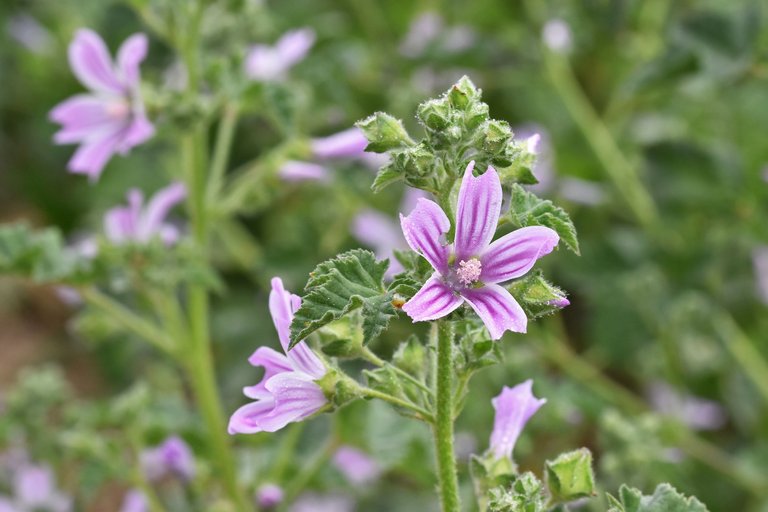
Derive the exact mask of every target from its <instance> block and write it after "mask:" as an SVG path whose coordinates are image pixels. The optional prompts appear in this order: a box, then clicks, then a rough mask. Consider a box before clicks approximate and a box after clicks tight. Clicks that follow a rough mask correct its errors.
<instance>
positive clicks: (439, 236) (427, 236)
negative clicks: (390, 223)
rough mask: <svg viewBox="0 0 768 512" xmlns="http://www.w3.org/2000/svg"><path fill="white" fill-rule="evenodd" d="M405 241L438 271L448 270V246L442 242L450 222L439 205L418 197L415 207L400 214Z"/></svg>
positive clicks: (444, 271)
mask: <svg viewBox="0 0 768 512" xmlns="http://www.w3.org/2000/svg"><path fill="white" fill-rule="evenodd" d="M400 225H401V226H402V228H403V235H405V241H406V242H408V245H409V246H410V247H411V249H413V250H414V251H416V252H418V253H419V254H421V255H422V256H424V258H426V259H427V261H429V263H430V264H431V265H432V267H433V268H434V269H435V270H437V271H438V272H440V273H442V274H445V273H446V271H447V270H448V251H449V249H448V247H446V246H445V245H444V243H443V237H444V235H445V233H447V232H448V230H449V229H450V228H451V222H450V221H449V220H448V217H447V216H446V215H445V212H444V211H443V209H442V208H440V206H438V205H437V203H435V202H434V201H430V200H429V199H423V198H422V199H419V200H418V201H417V202H416V208H415V209H414V210H413V211H412V212H411V213H410V215H408V216H407V217H405V216H403V215H402V214H401V215H400Z"/></svg>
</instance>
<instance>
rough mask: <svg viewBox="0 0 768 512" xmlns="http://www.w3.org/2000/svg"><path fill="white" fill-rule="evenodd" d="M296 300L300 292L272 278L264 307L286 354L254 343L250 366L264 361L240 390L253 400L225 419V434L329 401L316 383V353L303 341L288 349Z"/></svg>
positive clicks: (280, 423) (300, 415)
mask: <svg viewBox="0 0 768 512" xmlns="http://www.w3.org/2000/svg"><path fill="white" fill-rule="evenodd" d="M300 305H301V297H299V296H297V295H293V294H291V293H289V292H287V291H286V290H285V288H283V282H282V280H280V278H278V277H275V278H273V279H272V292H271V293H270V294H269V312H270V314H271V315H272V321H273V322H274V324H275V329H276V330H277V336H278V338H280V344H281V345H282V347H283V350H284V351H285V354H286V355H283V354H281V353H280V352H278V351H276V350H273V349H271V348H269V347H259V348H258V349H256V352H254V353H253V355H252V356H251V357H250V359H249V360H248V361H249V362H250V363H251V364H252V365H253V366H262V367H264V377H263V378H262V379H261V382H259V383H258V384H256V385H255V386H249V387H246V388H244V389H243V392H244V393H245V396H247V397H248V398H253V399H254V400H256V401H255V402H252V403H249V404H246V405H244V406H242V407H241V408H240V409H238V410H237V411H235V413H234V414H233V415H232V418H230V420H229V429H228V430H229V433H230V434H254V433H256V432H275V431H277V430H280V429H281V428H283V427H284V426H286V425H287V424H288V423H293V422H296V421H301V420H303V419H305V418H307V417H309V416H311V415H313V414H314V413H316V412H317V411H319V410H320V409H322V408H323V407H324V406H325V405H326V404H327V403H328V399H327V398H326V397H325V394H324V393H323V390H322V389H320V386H318V385H317V384H316V383H315V381H316V380H318V379H321V378H322V377H323V376H324V375H325V373H326V369H325V365H323V362H322V361H321V360H320V358H319V357H317V355H316V354H315V353H314V352H313V351H312V349H310V348H309V345H307V344H306V342H304V341H302V342H300V343H298V344H297V345H296V346H294V347H293V348H292V349H291V350H290V351H289V350H288V345H289V343H290V326H291V322H292V321H293V315H294V313H295V312H296V310H297V309H298V308H299V306H300Z"/></svg>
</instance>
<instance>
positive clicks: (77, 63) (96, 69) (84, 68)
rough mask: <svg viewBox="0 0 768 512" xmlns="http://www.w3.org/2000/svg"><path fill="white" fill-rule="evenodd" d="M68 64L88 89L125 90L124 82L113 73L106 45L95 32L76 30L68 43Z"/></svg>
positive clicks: (114, 92)
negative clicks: (72, 38) (73, 37)
mask: <svg viewBox="0 0 768 512" xmlns="http://www.w3.org/2000/svg"><path fill="white" fill-rule="evenodd" d="M69 64H70V66H71V67H72V71H73V72H74V73H75V75H76V76H77V78H78V80H80V82H81V83H82V84H83V85H85V86H86V87H88V88H89V89H91V90H93V91H97V92H103V93H111V94H123V93H124V92H125V87H124V84H123V83H122V82H121V81H120V78H119V77H118V76H117V75H116V74H115V69H114V67H113V65H112V59H111V58H110V56H109V51H108V50H107V46H106V45H105V44H104V41H103V40H102V39H101V37H100V36H99V35H98V34H97V33H96V32H94V31H92V30H88V29H82V30H78V31H77V34H76V35H75V39H74V40H73V41H72V43H71V44H70V45H69Z"/></svg>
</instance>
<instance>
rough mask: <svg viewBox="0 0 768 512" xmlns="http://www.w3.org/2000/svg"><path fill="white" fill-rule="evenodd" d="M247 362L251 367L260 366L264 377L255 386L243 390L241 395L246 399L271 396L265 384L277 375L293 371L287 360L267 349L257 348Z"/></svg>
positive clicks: (276, 352)
mask: <svg viewBox="0 0 768 512" xmlns="http://www.w3.org/2000/svg"><path fill="white" fill-rule="evenodd" d="M248 362H249V363H251V364H252V365H253V366H261V367H263V368H264V376H263V377H262V378H261V382H259V383H258V384H256V385H255V386H248V387H245V388H243V393H244V394H245V396H247V397H248V398H253V399H259V398H265V397H268V396H271V394H270V393H269V391H267V388H266V387H265V384H266V382H267V381H268V380H269V379H270V378H272V377H273V376H275V375H277V374H278V373H283V372H292V371H293V367H292V366H291V362H290V361H289V360H288V358H287V357H285V356H284V355H283V354H281V353H280V352H278V351H276V350H273V349H271V348H269V347H259V348H257V349H256V352H254V353H253V355H252V356H251V357H250V358H249V359H248Z"/></svg>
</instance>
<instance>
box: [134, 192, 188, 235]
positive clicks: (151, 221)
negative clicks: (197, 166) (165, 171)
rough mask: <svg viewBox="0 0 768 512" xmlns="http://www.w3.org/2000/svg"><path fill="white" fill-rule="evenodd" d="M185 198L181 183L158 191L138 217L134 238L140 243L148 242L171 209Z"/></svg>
mask: <svg viewBox="0 0 768 512" xmlns="http://www.w3.org/2000/svg"><path fill="white" fill-rule="evenodd" d="M185 197H187V188H186V187H185V186H184V184H183V183H172V184H171V185H169V186H167V187H165V188H164V189H161V190H159V191H158V192H157V193H156V194H155V195H154V196H153V197H152V199H151V200H150V201H149V204H147V208H146V210H145V211H144V214H143V215H141V216H140V221H139V225H138V226H137V228H136V231H137V232H136V236H137V238H138V239H139V240H141V241H148V240H149V239H150V238H152V237H153V236H155V235H157V234H159V233H160V230H161V228H162V226H163V223H164V221H165V218H166V217H167V216H168V212H170V211H171V208H173V207H174V206H176V205H177V204H179V203H180V202H181V201H183V200H184V198H185Z"/></svg>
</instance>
